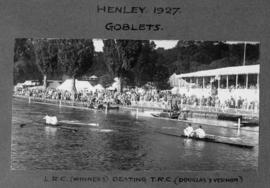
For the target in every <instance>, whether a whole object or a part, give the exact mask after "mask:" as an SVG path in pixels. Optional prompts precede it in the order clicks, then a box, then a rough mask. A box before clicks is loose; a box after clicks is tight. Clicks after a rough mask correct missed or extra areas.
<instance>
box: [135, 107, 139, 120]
mask: <svg viewBox="0 0 270 188" xmlns="http://www.w3.org/2000/svg"><path fill="white" fill-rule="evenodd" d="M138 117H139V108H137V110H136V119H138Z"/></svg>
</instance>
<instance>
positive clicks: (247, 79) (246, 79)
mask: <svg viewBox="0 0 270 188" xmlns="http://www.w3.org/2000/svg"><path fill="white" fill-rule="evenodd" d="M246 89H248V74H247V75H246Z"/></svg>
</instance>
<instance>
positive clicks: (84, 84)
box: [57, 79, 93, 91]
mask: <svg viewBox="0 0 270 188" xmlns="http://www.w3.org/2000/svg"><path fill="white" fill-rule="evenodd" d="M72 83H73V81H72V79H67V80H65V81H64V82H63V83H62V84H61V85H60V86H58V87H57V89H59V90H64V91H72ZM75 87H76V90H77V91H92V90H93V86H92V85H91V84H90V83H89V82H88V81H81V80H77V79H76V80H75Z"/></svg>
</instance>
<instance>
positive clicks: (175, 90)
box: [171, 87, 179, 94]
mask: <svg viewBox="0 0 270 188" xmlns="http://www.w3.org/2000/svg"><path fill="white" fill-rule="evenodd" d="M171 92H172V94H178V93H179V88H178V87H174V88H172V89H171Z"/></svg>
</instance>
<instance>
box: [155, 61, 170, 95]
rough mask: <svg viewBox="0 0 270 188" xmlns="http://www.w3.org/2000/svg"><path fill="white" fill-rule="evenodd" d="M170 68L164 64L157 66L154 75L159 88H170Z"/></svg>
mask: <svg viewBox="0 0 270 188" xmlns="http://www.w3.org/2000/svg"><path fill="white" fill-rule="evenodd" d="M169 76H170V75H169V70H168V68H167V67H165V66H163V65H158V66H157V67H156V68H155V71H154V75H153V81H154V85H155V86H156V88H157V89H161V90H164V89H168V88H169V83H168V78H169Z"/></svg>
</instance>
